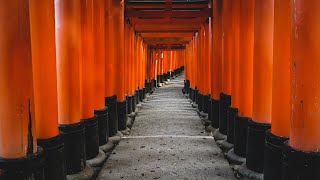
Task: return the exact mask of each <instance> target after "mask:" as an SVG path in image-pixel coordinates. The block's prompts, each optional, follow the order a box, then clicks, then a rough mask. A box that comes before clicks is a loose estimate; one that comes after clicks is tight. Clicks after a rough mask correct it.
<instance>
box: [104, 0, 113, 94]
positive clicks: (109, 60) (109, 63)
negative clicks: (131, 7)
mask: <svg viewBox="0 0 320 180" xmlns="http://www.w3.org/2000/svg"><path fill="white" fill-rule="evenodd" d="M105 2H106V4H105V6H106V8H105V14H106V19H105V31H106V36H105V42H106V43H105V46H106V47H105V53H106V57H105V97H111V96H113V95H115V71H116V67H115V61H116V59H115V46H114V44H113V42H114V38H115V35H114V34H115V32H114V31H115V30H114V27H113V21H115V19H114V17H113V11H114V8H113V5H112V2H113V1H110V0H106V1H105Z"/></svg>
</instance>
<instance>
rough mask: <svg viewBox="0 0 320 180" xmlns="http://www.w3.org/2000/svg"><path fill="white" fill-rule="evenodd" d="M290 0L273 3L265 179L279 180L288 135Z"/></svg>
mask: <svg viewBox="0 0 320 180" xmlns="http://www.w3.org/2000/svg"><path fill="white" fill-rule="evenodd" d="M290 6H291V1H290V0H281V1H275V2H274V40H273V78H272V79H273V80H272V115H271V124H272V126H271V131H270V130H268V131H267V133H266V140H265V150H264V170H263V172H264V179H265V180H273V179H281V178H282V174H281V169H282V161H281V158H282V145H283V143H284V142H285V141H286V140H288V137H289V134H290V117H291V105H290V100H291V99H290V81H291V77H290V76H291V73H290V68H291V54H290V48H291V47H290V45H291V44H290V43H291V41H290V34H291V33H290V32H291V29H290V22H291V17H290V16H291V14H290Z"/></svg>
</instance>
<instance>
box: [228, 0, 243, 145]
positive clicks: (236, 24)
mask: <svg viewBox="0 0 320 180" xmlns="http://www.w3.org/2000/svg"><path fill="white" fill-rule="evenodd" d="M231 6H232V7H231V18H230V19H231V29H232V31H233V33H232V49H231V50H232V51H233V52H232V56H231V57H232V90H231V92H232V101H231V106H230V107H229V108H228V110H227V124H228V133H227V142H228V143H231V144H233V143H234V120H235V118H236V116H237V115H238V107H239V74H240V73H239V64H240V62H239V48H240V36H239V35H240V0H233V1H232V5H231ZM229 148H230V146H229Z"/></svg>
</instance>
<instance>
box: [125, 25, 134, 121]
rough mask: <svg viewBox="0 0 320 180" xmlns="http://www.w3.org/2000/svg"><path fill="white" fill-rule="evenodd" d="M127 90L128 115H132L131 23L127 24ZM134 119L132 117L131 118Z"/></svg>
mask: <svg viewBox="0 0 320 180" xmlns="http://www.w3.org/2000/svg"><path fill="white" fill-rule="evenodd" d="M124 28H125V44H124V45H125V52H124V53H125V75H126V76H125V89H126V95H127V97H126V98H127V106H128V112H127V113H128V114H131V113H132V99H133V93H132V87H131V86H132V81H131V79H132V78H131V77H132V75H131V74H132V73H131V69H132V67H131V63H132V62H131V61H132V50H133V48H132V44H131V42H132V40H131V38H132V32H131V25H130V24H129V22H125V27H124ZM129 117H132V116H129Z"/></svg>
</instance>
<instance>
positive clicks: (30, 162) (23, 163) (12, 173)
mask: <svg viewBox="0 0 320 180" xmlns="http://www.w3.org/2000/svg"><path fill="white" fill-rule="evenodd" d="M45 163H46V162H45V157H44V153H43V150H42V148H40V147H38V150H37V153H35V154H31V155H29V156H27V157H23V158H16V159H4V158H0V179H3V180H6V179H8V180H11V179H12V180H15V179H17V180H18V179H22V180H27V179H32V180H44V179H45V176H44V166H45Z"/></svg>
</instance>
